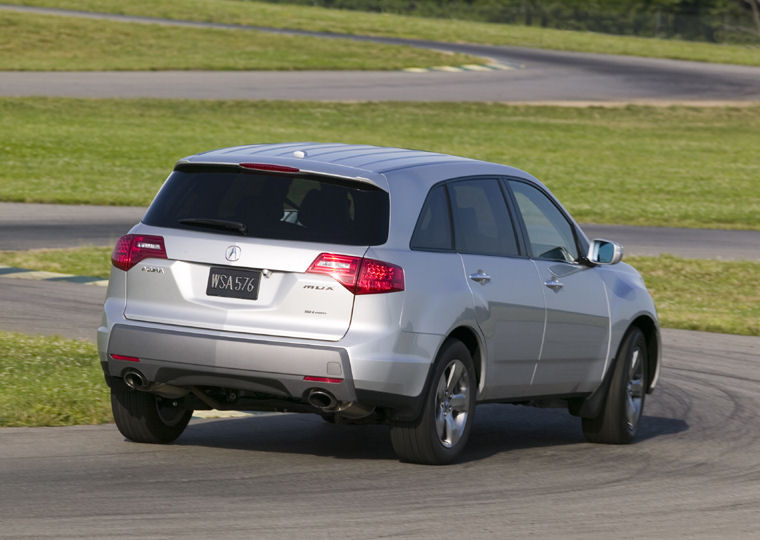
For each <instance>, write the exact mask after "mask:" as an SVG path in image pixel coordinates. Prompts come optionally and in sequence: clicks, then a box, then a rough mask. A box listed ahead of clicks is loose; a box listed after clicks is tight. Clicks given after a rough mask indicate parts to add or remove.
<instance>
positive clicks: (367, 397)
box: [98, 323, 429, 420]
mask: <svg viewBox="0 0 760 540" xmlns="http://www.w3.org/2000/svg"><path fill="white" fill-rule="evenodd" d="M98 341H99V352H100V361H101V365H102V367H103V371H104V373H105V375H106V377H107V378H108V377H123V376H124V373H126V372H127V371H128V370H138V371H140V372H141V373H142V374H143V375H144V376H145V378H146V379H147V380H148V381H150V382H157V383H165V384H169V385H173V386H180V387H185V388H188V387H192V386H207V387H219V388H226V389H236V390H247V391H250V392H260V393H264V394H267V395H270V396H273V397H277V398H286V399H296V400H302V401H305V400H306V396H307V394H308V393H309V391H311V390H313V389H315V388H320V389H323V390H327V391H329V392H330V393H331V394H332V395H333V396H335V398H336V400H338V401H340V402H345V403H348V402H354V403H360V404H362V405H365V406H374V407H381V408H385V409H389V410H391V411H392V417H393V418H395V419H400V420H411V419H413V418H416V416H417V415H418V414H419V411H420V409H421V403H422V399H421V396H422V395H424V393H423V392H421V391H420V392H418V393H416V395H404V394H403V393H400V392H396V391H395V390H397V389H400V388H402V387H404V386H405V385H408V384H409V382H410V381H409V380H408V376H409V371H408V370H409V368H408V366H409V365H410V364H409V363H405V362H403V361H401V362H399V363H395V362H393V358H392V357H389V356H385V357H384V359H383V361H382V362H378V360H377V358H375V357H374V356H375V355H376V354H377V353H378V352H379V351H378V350H377V348H376V347H373V352H374V354H373V355H372V356H373V358H370V359H364V360H363V359H362V358H356V356H361V355H360V354H359V353H361V352H362V351H364V350H365V349H366V348H367V346H368V344H366V343H364V344H362V345H356V346H354V347H353V348H352V347H350V346H347V347H342V346H337V345H336V346H332V345H324V344H316V343H306V344H305V343H298V342H290V341H286V340H277V341H274V340H272V341H269V340H266V339H255V338H250V337H248V336H243V337H239V336H235V335H234V334H230V333H225V334H219V333H214V334H208V333H201V332H197V331H192V330H190V331H185V330H181V329H174V328H167V327H165V326H162V327H158V326H156V327H151V326H142V325H132V324H129V323H127V324H114V325H113V326H112V327H111V329H110V332H109V331H108V329H107V328H106V327H101V328H100V329H99V339H98ZM112 355H117V357H118V356H126V357H131V358H134V359H137V361H130V360H123V359H117V358H113V356H112ZM352 355H353V356H354V358H352ZM352 362H354V363H356V364H357V366H356V367H357V368H358V370H359V371H360V372H361V371H364V372H366V373H368V374H370V373H371V374H373V375H375V374H377V373H378V371H382V372H384V373H383V375H384V377H383V379H382V380H378V379H375V380H372V381H368V384H364V385H363V384H361V381H359V384H358V385H357V384H356V381H355V379H354V372H355V369H352ZM392 366H395V370H397V372H396V373H395V374H394V369H392ZM421 367H422V366H420V365H419V364H416V365H415V368H414V369H415V372H418V375H417V377H421V378H422V380H421V381H419V383H418V384H415V385H414V386H419V387H420V389H422V388H423V387H424V385H425V380H426V378H427V372H428V371H429V370H428V369H425V370H421V369H420V368H421ZM381 368H384V369H381ZM398 376H401V379H400V380H395V379H396V378H397V377H398ZM305 377H319V378H327V379H330V382H327V381H310V380H305V379H304V378H305ZM334 381H335V382H334ZM357 386H358V388H357ZM384 387H385V388H384Z"/></svg>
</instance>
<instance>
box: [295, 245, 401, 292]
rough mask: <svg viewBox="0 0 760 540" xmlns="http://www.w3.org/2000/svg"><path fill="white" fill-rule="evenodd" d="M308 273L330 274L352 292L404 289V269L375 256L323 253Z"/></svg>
mask: <svg viewBox="0 0 760 540" xmlns="http://www.w3.org/2000/svg"><path fill="white" fill-rule="evenodd" d="M306 272H307V273H310V274H326V275H328V276H331V277H332V278H333V279H335V280H336V281H338V283H340V284H341V285H343V286H344V287H345V288H346V289H348V290H349V291H351V292H352V293H353V294H378V293H388V292H396V291H403V290H404V269H403V268H401V267H400V266H398V265H395V264H391V263H387V262H383V261H377V260H375V259H367V258H362V257H353V256H351V255H336V254H334V253H320V254H319V256H318V257H317V258H316V259H314V262H313V263H311V266H309V269H308V270H306Z"/></svg>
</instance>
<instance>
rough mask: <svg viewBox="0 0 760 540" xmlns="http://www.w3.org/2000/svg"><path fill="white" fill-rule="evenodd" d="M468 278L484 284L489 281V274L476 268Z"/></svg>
mask: <svg viewBox="0 0 760 540" xmlns="http://www.w3.org/2000/svg"><path fill="white" fill-rule="evenodd" d="M470 279H471V280H473V281H474V282H475V283H480V284H481V285H485V284H486V283H488V282H489V281H491V276H489V275H488V274H486V273H485V272H483V270H478V271H477V272H475V273H474V274H470Z"/></svg>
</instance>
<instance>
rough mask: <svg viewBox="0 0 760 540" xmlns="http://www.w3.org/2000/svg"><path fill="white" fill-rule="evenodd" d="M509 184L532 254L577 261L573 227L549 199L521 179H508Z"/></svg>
mask: <svg viewBox="0 0 760 540" xmlns="http://www.w3.org/2000/svg"><path fill="white" fill-rule="evenodd" d="M509 186H510V188H511V189H512V193H513V195H514V197H515V201H516V202H517V207H518V209H519V211H520V214H521V216H522V219H523V222H524V223H525V228H526V231H527V233H528V243H529V244H530V249H531V254H532V256H533V257H535V258H536V259H547V260H552V261H563V262H575V261H577V260H578V247H577V246H576V243H575V236H574V235H573V227H572V225H571V224H570V222H569V221H568V220H567V218H565V216H564V215H563V214H562V212H560V210H559V208H557V206H556V205H555V204H554V203H553V202H552V201H551V199H549V197H547V196H546V195H545V194H544V193H543V192H542V191H540V190H539V189H537V188H535V187H533V186H531V185H529V184H526V183H525V182H518V181H516V180H510V181H509Z"/></svg>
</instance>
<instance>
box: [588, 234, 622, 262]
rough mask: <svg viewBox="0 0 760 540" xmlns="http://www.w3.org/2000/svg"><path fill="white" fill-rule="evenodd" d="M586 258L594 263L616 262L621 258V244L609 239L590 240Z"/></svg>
mask: <svg viewBox="0 0 760 540" xmlns="http://www.w3.org/2000/svg"><path fill="white" fill-rule="evenodd" d="M587 258H588V260H589V261H591V262H592V263H594V264H617V263H619V262H620V261H621V260H622V259H623V246H621V245H620V244H618V243H617V242H612V241H611V240H601V239H599V238H597V239H595V240H592V241H591V245H590V246H589V248H588V257H587Z"/></svg>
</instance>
